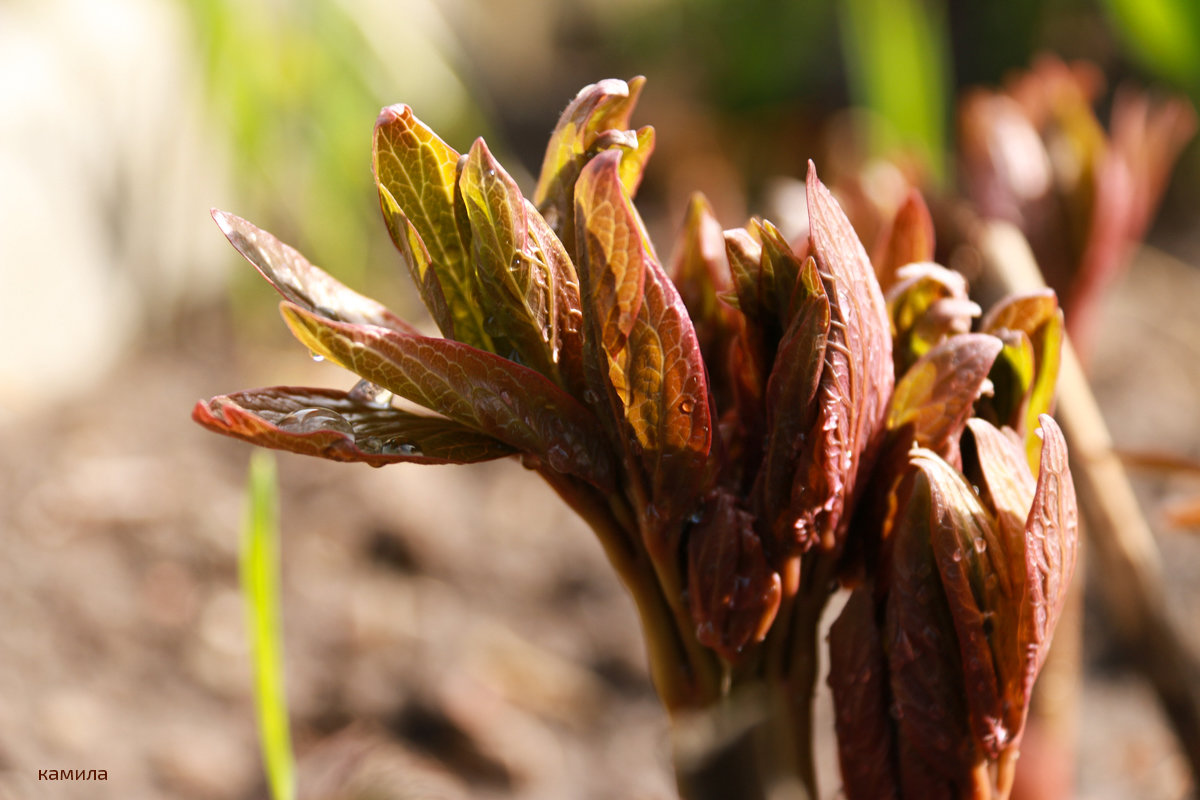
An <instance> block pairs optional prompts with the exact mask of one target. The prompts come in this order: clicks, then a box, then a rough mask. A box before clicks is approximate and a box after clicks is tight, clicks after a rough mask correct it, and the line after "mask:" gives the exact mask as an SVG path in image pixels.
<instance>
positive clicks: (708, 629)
mask: <svg viewBox="0 0 1200 800" xmlns="http://www.w3.org/2000/svg"><path fill="white" fill-rule="evenodd" d="M687 555H688V598H689V602H690V605H691V612H692V619H693V620H694V621H695V623H696V638H697V639H698V640H699V641H700V643H701V644H703V645H705V646H707V647H711V648H713V649H714V650H716V651H717V652H718V653H720V654H721V655H722V656H723V657H724V658H726V659H729V660H734V659H736V658H737V656H738V655H739V654H741V652H742V650H743V649H744V648H745V647H746V645H748V644H751V643H756V642H761V641H762V640H763V638H764V637H765V636H766V635H767V630H768V629H769V628H770V627H771V623H772V622H773V621H774V619H775V614H776V612H777V611H778V610H779V602H780V598H781V596H782V589H781V582H780V578H779V574H778V573H776V572H773V571H772V570H771V568H770V567H769V566H768V564H767V559H766V557H765V556H764V555H763V549H762V543H761V542H760V541H759V538H758V534H757V533H755V532H754V516H753V515H752V514H750V513H749V512H747V511H745V510H743V509H741V508H738V507H737V500H736V498H735V497H734V496H733V495H732V494H730V493H729V492H724V491H721V492H719V493H717V494H716V496H715V497H714V498H712V499H711V500H710V501H709V502H708V503H707V504H706V505H705V507H704V509H703V511H702V512H701V517H700V521H699V522H697V523H696V524H695V525H693V526H692V528H691V530H690V533H689V534H688V545H687Z"/></svg>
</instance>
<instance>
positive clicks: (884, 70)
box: [840, 0, 950, 179]
mask: <svg viewBox="0 0 1200 800" xmlns="http://www.w3.org/2000/svg"><path fill="white" fill-rule="evenodd" d="M840 9H841V12H842V13H841V20H840V22H841V25H840V27H841V31H842V46H843V51H844V52H845V58H846V72H847V74H848V76H849V78H850V90H851V94H852V95H853V97H854V100H855V102H856V103H858V104H860V105H862V106H865V107H866V108H869V109H870V110H871V111H873V112H875V113H876V114H877V115H878V116H879V117H881V118H882V119H883V120H885V121H886V123H887V124H888V126H890V128H891V130H890V131H881V130H876V131H874V132H873V138H874V142H873V146H874V148H875V150H876V154H877V155H887V154H888V153H889V152H891V151H893V150H895V149H896V147H900V148H904V149H915V150H916V151H917V152H918V153H919V154H920V155H921V156H923V157H924V158H925V159H926V160H927V163H928V165H929V167H930V168H931V169H932V171H933V176H934V177H935V178H937V179H941V178H943V177H944V171H945V169H946V166H947V165H946V163H945V152H946V145H945V140H946V129H947V127H948V124H949V120H948V117H947V115H948V114H949V107H948V100H947V98H948V95H949V87H950V65H949V55H948V53H947V48H948V45H947V38H946V31H945V19H944V15H945V8H944V6H943V4H942V3H941V2H938V0H846V2H844V3H843V4H842V5H841V6H840Z"/></svg>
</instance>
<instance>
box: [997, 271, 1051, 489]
mask: <svg viewBox="0 0 1200 800" xmlns="http://www.w3.org/2000/svg"><path fill="white" fill-rule="evenodd" d="M982 329H983V330H984V331H985V332H988V333H991V332H997V333H999V332H1000V331H1006V330H1007V331H1019V332H1020V333H1023V334H1025V335H1026V336H1027V337H1029V341H1030V344H1031V345H1032V346H1033V357H1034V365H1035V367H1034V369H1035V372H1034V378H1033V382H1032V383H1031V384H1029V385H1028V386H1027V388H1025V390H1024V394H1023V395H1022V398H1021V400H1019V401H1018V400H1017V399H1016V398H1012V397H1009V398H1005V399H1001V398H997V403H998V406H1003V407H1006V408H1017V409H1021V412H1020V413H1021V416H1020V417H1019V418H1015V419H1011V418H1010V419H1004V418H1001V419H1000V422H1001V423H1004V424H1008V425H1010V426H1011V427H1012V428H1014V429H1015V430H1016V431H1017V433H1019V434H1021V435H1022V436H1023V437H1024V439H1025V455H1026V457H1027V458H1028V460H1029V466H1030V469H1032V470H1034V472H1035V474H1036V472H1037V469H1038V463H1039V461H1040V456H1039V454H1040V452H1041V449H1042V445H1041V441H1040V440H1039V439H1038V438H1037V437H1036V436H1035V435H1034V430H1035V429H1036V428H1037V421H1038V418H1039V417H1040V416H1041V415H1042V414H1049V413H1051V412H1052V411H1053V410H1054V394H1055V390H1056V388H1057V386H1058V367H1059V362H1060V360H1061V357H1062V344H1063V313H1062V310H1061V309H1059V307H1058V299H1057V298H1056V297H1055V295H1054V292H1053V291H1052V290H1050V289H1043V290H1041V291H1037V292H1033V293H1030V294H1024V295H1017V296H1014V297H1010V298H1008V299H1007V300H1004V301H1003V302H1001V303H998V304H997V305H996V306H994V307H993V308H992V309H991V310H990V311H988V313H987V316H985V317H984V318H983V323H982ZM1016 388H1018V387H1013V389H1016ZM998 410H999V408H998Z"/></svg>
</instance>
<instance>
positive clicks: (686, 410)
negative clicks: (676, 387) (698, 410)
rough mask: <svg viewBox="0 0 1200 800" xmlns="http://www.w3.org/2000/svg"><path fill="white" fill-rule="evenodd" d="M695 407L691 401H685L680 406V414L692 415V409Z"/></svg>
mask: <svg viewBox="0 0 1200 800" xmlns="http://www.w3.org/2000/svg"><path fill="white" fill-rule="evenodd" d="M695 407H696V406H695V405H694V404H693V403H692V401H691V400H684V401H683V402H681V403H680V404H679V413H680V414H690V413H692V409H693V408H695Z"/></svg>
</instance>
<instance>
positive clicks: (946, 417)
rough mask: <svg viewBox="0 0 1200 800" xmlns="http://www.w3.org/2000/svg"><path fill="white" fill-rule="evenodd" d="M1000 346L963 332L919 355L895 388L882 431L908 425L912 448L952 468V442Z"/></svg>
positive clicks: (955, 457) (954, 449) (954, 454)
mask: <svg viewBox="0 0 1200 800" xmlns="http://www.w3.org/2000/svg"><path fill="white" fill-rule="evenodd" d="M1002 347H1003V343H1001V341H1000V340H999V339H997V338H996V337H995V336H988V335H987V334H982V333H966V334H963V335H962V336H954V337H952V338H950V339H947V340H946V341H944V342H942V343H941V344H939V345H937V346H936V347H934V348H933V349H932V350H930V351H929V352H927V353H926V354H925V355H923V356H921V357H920V358H919V359H917V362H916V363H915V364H913V365H912V367H911V368H910V369H909V370H908V372H906V373H904V376H903V377H901V378H900V380H899V381H898V382H897V383H896V389H895V391H894V392H893V394H892V402H891V409H890V411H889V412H888V419H887V427H888V429H889V430H893V431H895V430H899V429H901V428H903V427H904V426H906V425H907V426H911V428H910V430H911V433H912V437H913V441H914V442H915V443H916V444H917V445H918V446H920V447H925V448H928V449H930V450H933V451H934V452H936V453H937V454H938V455H940V456H942V458H945V459H946V460H947V461H949V462H951V463H957V461H958V452H957V451H958V437H959V436H960V435H961V434H962V431H963V427H964V426H965V425H966V422H967V417H968V416H970V414H971V406H972V404H973V403H974V402H975V400H976V398H978V397H979V394H980V392H981V391H982V390H983V386H984V382H985V381H986V380H987V376H988V372H989V371H990V370H991V368H992V362H994V361H995V360H996V356H997V354H998V353H999V352H1000V350H1001V348H1002Z"/></svg>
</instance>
